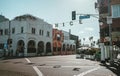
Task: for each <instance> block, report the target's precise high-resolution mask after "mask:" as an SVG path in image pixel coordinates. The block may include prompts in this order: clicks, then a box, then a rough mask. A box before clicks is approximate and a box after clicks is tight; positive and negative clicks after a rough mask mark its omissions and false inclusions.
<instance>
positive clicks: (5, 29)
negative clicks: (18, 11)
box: [0, 14, 52, 56]
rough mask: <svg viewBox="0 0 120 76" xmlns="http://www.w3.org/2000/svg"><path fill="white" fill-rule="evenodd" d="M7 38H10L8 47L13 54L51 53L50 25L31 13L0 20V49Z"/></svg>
mask: <svg viewBox="0 0 120 76" xmlns="http://www.w3.org/2000/svg"><path fill="white" fill-rule="evenodd" d="M9 29H10V31H9ZM9 32H10V34H9ZM8 38H9V39H12V43H11V44H10V45H11V47H10V49H11V50H13V52H12V53H13V55H14V56H15V55H23V56H35V55H38V54H41V55H46V54H52V48H51V47H52V25H50V24H48V23H46V22H45V21H43V20H42V19H39V18H37V17H34V16H32V15H28V14H26V15H22V16H18V17H15V18H14V19H13V20H11V21H9V20H5V21H1V22H0V49H4V48H6V46H4V45H5V44H7V40H8Z"/></svg>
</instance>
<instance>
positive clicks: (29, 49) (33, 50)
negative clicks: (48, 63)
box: [27, 40, 36, 53]
mask: <svg viewBox="0 0 120 76" xmlns="http://www.w3.org/2000/svg"><path fill="white" fill-rule="evenodd" d="M27 53H36V48H35V41H34V40H30V41H29V42H28V47H27Z"/></svg>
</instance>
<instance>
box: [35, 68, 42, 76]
mask: <svg viewBox="0 0 120 76" xmlns="http://www.w3.org/2000/svg"><path fill="white" fill-rule="evenodd" d="M33 69H34V70H35V71H36V73H37V74H38V76H43V74H42V72H41V71H40V70H39V69H38V68H37V67H36V66H33Z"/></svg>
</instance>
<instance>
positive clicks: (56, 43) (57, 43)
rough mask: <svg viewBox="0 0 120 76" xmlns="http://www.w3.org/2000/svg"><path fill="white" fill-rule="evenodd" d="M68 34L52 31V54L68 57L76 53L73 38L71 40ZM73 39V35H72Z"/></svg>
mask: <svg viewBox="0 0 120 76" xmlns="http://www.w3.org/2000/svg"><path fill="white" fill-rule="evenodd" d="M70 36H73V35H71V34H70V33H69V32H66V31H63V30H58V29H53V54H54V55H70V54H74V53H75V52H76V43H75V40H74V39H75V38H71V39H70ZM74 37H75V35H74Z"/></svg>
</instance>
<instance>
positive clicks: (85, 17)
mask: <svg viewBox="0 0 120 76" xmlns="http://www.w3.org/2000/svg"><path fill="white" fill-rule="evenodd" d="M87 18H90V15H84V16H79V19H87Z"/></svg>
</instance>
